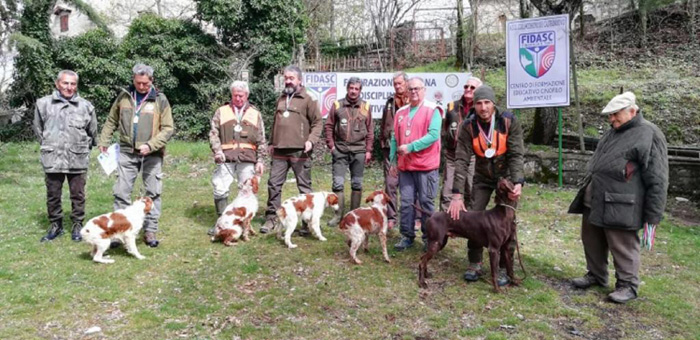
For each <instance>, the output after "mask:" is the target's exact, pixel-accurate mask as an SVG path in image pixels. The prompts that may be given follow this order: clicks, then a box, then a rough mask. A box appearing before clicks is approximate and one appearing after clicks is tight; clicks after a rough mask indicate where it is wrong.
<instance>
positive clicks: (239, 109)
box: [207, 81, 267, 235]
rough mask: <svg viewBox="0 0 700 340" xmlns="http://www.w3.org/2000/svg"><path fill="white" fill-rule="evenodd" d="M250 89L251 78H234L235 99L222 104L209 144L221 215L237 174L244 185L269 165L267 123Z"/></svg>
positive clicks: (217, 112) (211, 131) (218, 209)
mask: <svg viewBox="0 0 700 340" xmlns="http://www.w3.org/2000/svg"><path fill="white" fill-rule="evenodd" d="M249 93H250V90H249V89H248V83H247V82H244V81H234V82H233V83H232V84H231V103H228V104H226V105H224V106H221V107H220V108H218V109H217V110H216V112H214V117H212V118H211V130H210V131H209V144H210V145H211V151H212V152H213V153H214V162H215V163H216V170H215V171H214V175H213V176H212V178H211V184H212V185H213V186H214V207H215V208H216V215H217V216H221V214H222V213H223V211H224V210H225V209H226V205H228V196H229V187H230V186H231V183H233V176H234V174H235V175H236V177H237V180H238V184H239V185H240V184H242V183H243V182H245V180H246V179H248V178H250V177H253V176H255V174H256V173H257V174H258V175H262V173H263V170H264V169H265V166H264V165H263V160H264V157H265V155H266V154H267V141H266V140H265V125H264V124H263V119H262V115H261V114H260V111H258V109H257V108H255V107H254V106H252V105H250V103H249V102H248V94H249ZM215 230H216V224H214V227H212V228H211V229H209V231H208V233H207V234H209V235H214V232H215Z"/></svg>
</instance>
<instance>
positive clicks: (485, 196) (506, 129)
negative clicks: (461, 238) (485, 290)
mask: <svg viewBox="0 0 700 340" xmlns="http://www.w3.org/2000/svg"><path fill="white" fill-rule="evenodd" d="M495 103H496V95H495V93H494V92H493V89H492V88H491V87H490V86H488V85H481V86H479V88H478V89H476V91H474V109H475V110H474V111H475V115H473V116H471V117H467V120H465V121H464V122H463V123H462V125H461V126H460V128H459V130H458V131H459V136H458V137H457V148H456V150H455V175H454V185H453V186H452V193H453V194H452V199H451V200H450V205H449V208H448V209H447V212H448V213H449V214H450V215H451V216H452V218H453V219H455V220H457V219H459V214H460V212H461V211H466V210H467V209H466V207H465V204H464V202H465V201H466V202H469V203H468V204H470V205H471V208H470V209H472V210H474V211H483V210H484V209H486V206H487V205H488V203H489V200H490V199H491V194H493V192H494V191H495V190H496V183H497V182H498V179H499V178H502V177H505V178H508V179H510V181H511V182H512V183H513V184H515V187H514V189H513V192H511V193H509V194H508V197H509V199H510V200H513V201H516V200H518V198H520V195H521V192H522V186H523V183H524V182H525V179H524V177H523V159H524V154H525V147H524V146H523V130H522V128H521V126H520V121H518V120H517V119H516V118H515V116H514V115H513V114H512V113H510V112H508V111H502V110H500V109H499V108H498V107H497V106H496V104H495ZM474 156H475V157H474ZM472 159H474V162H475V168H474V186H473V188H471V187H469V185H468V184H467V169H469V166H470V163H471V162H472ZM467 247H468V248H469V250H468V257H469V267H468V268H467V271H466V273H464V279H465V280H467V281H477V280H478V279H479V276H480V275H481V260H482V258H483V255H484V254H483V253H484V248H483V247H482V246H481V245H478V244H476V243H474V242H472V241H471V240H470V241H469V242H467ZM514 249H515V242H512V243H511V244H510V245H509V249H508V251H510V253H511V258H512V257H513V255H512V254H513V250H514ZM500 268H501V271H499V277H498V282H497V283H498V285H499V286H505V285H506V284H508V283H509V282H510V280H509V278H508V276H507V275H506V273H505V258H504V257H502V258H501V262H500Z"/></svg>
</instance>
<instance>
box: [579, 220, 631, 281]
mask: <svg viewBox="0 0 700 340" xmlns="http://www.w3.org/2000/svg"><path fill="white" fill-rule="evenodd" d="M590 213H591V211H590V209H588V208H586V209H585V210H584V212H583V219H582V221H581V242H582V243H583V251H584V253H585V254H586V267H587V268H588V272H589V273H591V274H593V276H594V277H595V278H596V279H597V280H598V282H599V283H600V284H602V285H607V284H608V252H609V253H612V257H613V265H614V266H615V279H616V282H615V287H616V288H620V287H630V288H632V289H633V290H634V291H635V292H637V290H638V289H639V264H640V257H639V248H640V245H639V233H638V231H636V230H634V231H632V230H617V229H611V228H601V227H597V226H594V225H591V224H590V223H588V217H589V215H590Z"/></svg>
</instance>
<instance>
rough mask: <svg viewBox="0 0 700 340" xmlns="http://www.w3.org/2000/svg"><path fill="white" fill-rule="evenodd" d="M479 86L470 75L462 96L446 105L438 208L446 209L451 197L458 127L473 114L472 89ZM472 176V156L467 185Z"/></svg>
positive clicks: (477, 81)
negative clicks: (442, 164)
mask: <svg viewBox="0 0 700 340" xmlns="http://www.w3.org/2000/svg"><path fill="white" fill-rule="evenodd" d="M479 86H481V79H479V78H476V77H470V78H469V79H467V83H466V84H465V85H464V95H463V96H462V98H460V99H458V100H455V101H453V102H450V103H449V104H448V105H447V114H445V120H444V121H443V123H442V153H443V155H444V157H445V172H444V173H443V175H442V192H441V193H440V210H442V211H447V208H449V206H450V200H451V199H452V183H453V182H454V174H455V149H456V148H457V137H459V133H458V132H459V127H460V125H462V122H463V121H464V120H466V119H467V117H469V116H471V115H474V109H473V108H472V106H473V100H474V90H476V88H477V87H479ZM473 176H474V156H472V160H471V162H469V169H468V171H467V185H469V187H470V188H471V186H472V177H473Z"/></svg>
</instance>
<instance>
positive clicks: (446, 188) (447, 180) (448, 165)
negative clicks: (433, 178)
mask: <svg viewBox="0 0 700 340" xmlns="http://www.w3.org/2000/svg"><path fill="white" fill-rule="evenodd" d="M444 160H445V172H444V173H443V175H442V191H441V194H440V211H447V208H449V207H450V202H452V184H453V183H454V176H455V160H454V159H451V158H448V157H445V158H444ZM474 163H476V162H475V161H474V156H472V160H471V162H470V163H469V168H468V169H467V182H465V183H464V185H465V187H464V188H462V193H464V191H466V190H467V188H471V187H472V185H473V183H472V179H473V177H474ZM467 185H468V186H467Z"/></svg>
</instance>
